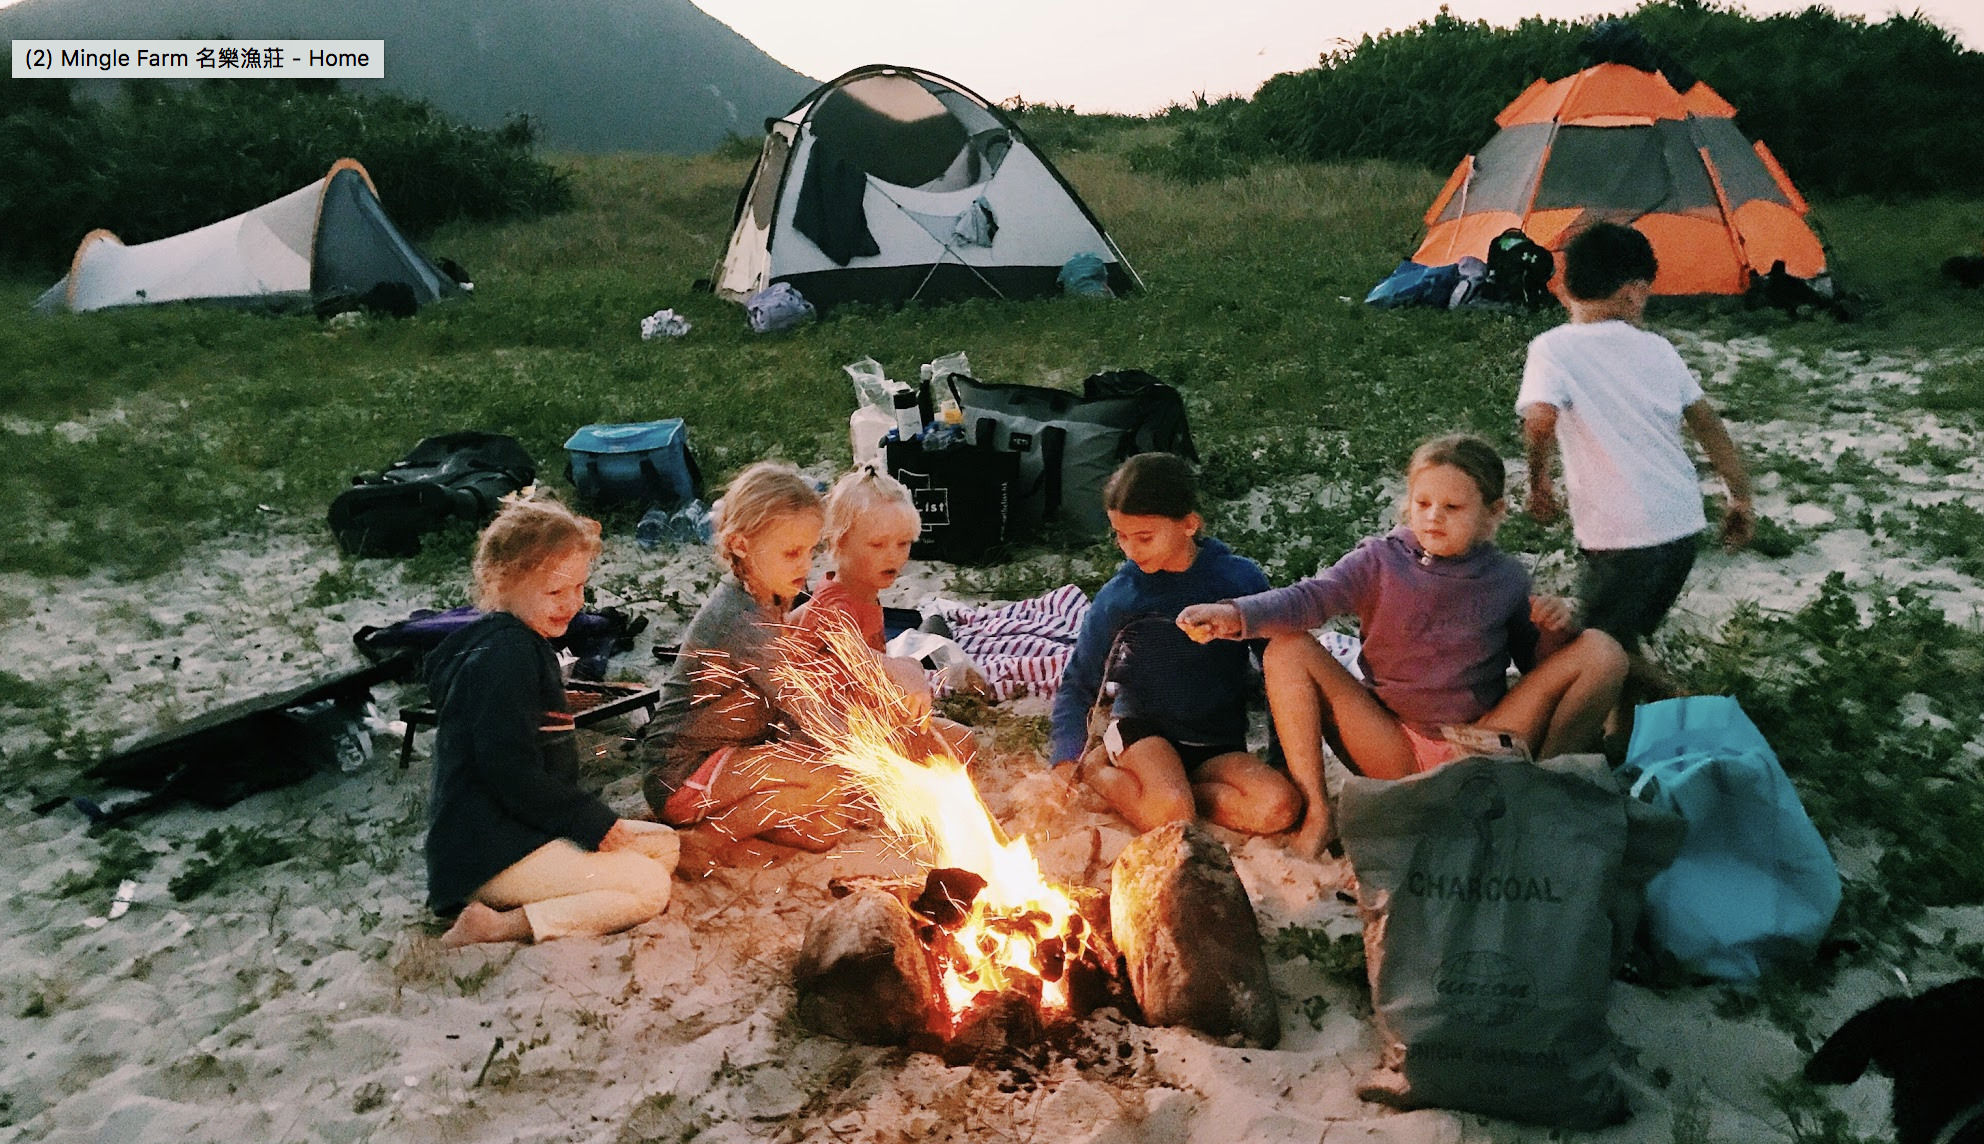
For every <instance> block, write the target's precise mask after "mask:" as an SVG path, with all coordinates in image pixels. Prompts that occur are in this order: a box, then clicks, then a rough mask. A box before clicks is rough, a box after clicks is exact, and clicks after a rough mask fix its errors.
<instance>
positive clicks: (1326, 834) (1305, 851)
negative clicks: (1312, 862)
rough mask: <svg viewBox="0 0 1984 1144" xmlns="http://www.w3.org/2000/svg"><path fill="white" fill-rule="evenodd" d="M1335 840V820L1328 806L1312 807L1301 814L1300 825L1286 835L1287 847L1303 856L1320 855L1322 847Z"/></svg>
mask: <svg viewBox="0 0 1984 1144" xmlns="http://www.w3.org/2000/svg"><path fill="white" fill-rule="evenodd" d="M1334 841H1336V822H1335V819H1334V818H1333V817H1332V815H1331V814H1330V810H1329V807H1328V806H1317V807H1312V808H1310V810H1309V813H1307V814H1305V815H1303V816H1302V825H1301V826H1299V827H1297V828H1296V830H1295V833H1293V834H1291V835H1289V836H1288V849H1289V850H1291V851H1293V852H1294V853H1296V854H1299V855H1301V856H1302V857H1304V858H1316V857H1320V856H1321V855H1322V852H1323V847H1325V846H1328V845H1329V844H1330V843H1332V842H1334Z"/></svg>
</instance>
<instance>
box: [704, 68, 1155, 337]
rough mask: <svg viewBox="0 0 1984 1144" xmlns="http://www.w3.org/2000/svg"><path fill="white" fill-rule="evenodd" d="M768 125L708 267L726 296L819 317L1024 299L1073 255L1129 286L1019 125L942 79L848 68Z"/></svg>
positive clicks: (1127, 274)
mask: <svg viewBox="0 0 1984 1144" xmlns="http://www.w3.org/2000/svg"><path fill="white" fill-rule="evenodd" d="M766 128H767V130H766V133H765V144H764V151H763V153H762V154H761V155H760V157H759V159H758V165H757V166H756V167H755V168H754V169H753V170H752V172H751V177H750V179H748V180H747V181H746V182H745V185H744V189H743V192H742V193H741V194H740V196H739V197H738V201H737V214H736V219H735V222H734V224H733V229H732V232H731V236H730V243H729V246H728V248H727V249H726V250H725V252H724V256H723V260H722V262H721V263H720V264H719V265H718V267H717V270H716V274H715V286H714V289H715V291H716V292H717V293H718V294H720V295H722V296H723V297H725V298H728V299H730V300H731V301H734V302H741V301H743V300H744V299H746V298H748V297H750V296H751V295H753V294H755V293H757V292H758V291H760V290H764V289H766V288H767V287H770V286H772V285H774V284H776V283H781V282H783V283H789V284H790V285H792V286H793V287H794V288H795V289H797V290H798V291H799V292H800V293H801V294H803V295H804V296H805V297H806V299H807V300H808V301H810V302H812V303H813V304H814V305H815V306H817V307H819V308H820V309H822V310H825V309H828V308H830V307H832V306H834V305H837V304H839V303H842V302H857V301H858V302H905V301H909V300H912V299H920V300H923V301H940V300H945V299H951V298H962V297H996V298H1031V297H1038V296H1040V295H1045V294H1053V293H1057V292H1059V291H1060V288H1061V287H1060V282H1059V279H1060V274H1061V268H1062V267H1063V266H1064V265H1065V264H1066V263H1067V262H1068V261H1069V260H1070V259H1071V258H1073V257H1075V256H1076V255H1080V254H1090V255H1094V256H1095V257H1097V258H1099V259H1100V260H1101V262H1102V264H1103V267H1104V269H1105V271H1106V274H1107V278H1108V285H1109V287H1110V288H1111V289H1112V290H1114V291H1115V292H1116V293H1118V294H1121V293H1123V292H1124V291H1126V290H1132V289H1138V288H1140V287H1141V286H1142V283H1141V282H1140V281H1139V280H1138V278H1137V276H1136V272H1135V271H1133V270H1131V269H1130V265H1129V263H1128V262H1127V261H1125V260H1124V258H1123V254H1122V252H1121V251H1119V250H1118V249H1116V244H1115V243H1114V242H1112V241H1111V240H1110V238H1109V235H1108V234H1107V233H1105V232H1104V231H1103V229H1102V224H1101V223H1099V222H1097V221H1096V219H1095V216H1094V215H1093V214H1091V213H1090V212H1089V209H1088V208H1087V207H1086V206H1084V205H1083V204H1082V201H1081V198H1080V196H1078V195H1076V194H1075V191H1074V188H1073V187H1071V186H1069V185H1068V182H1067V180H1066V179H1064V178H1062V177H1061V174H1060V172H1058V171H1056V170H1055V169H1054V166H1053V164H1051V163H1049V162H1048V161H1047V159H1046V158H1045V157H1044V156H1043V155H1041V154H1040V152H1039V151H1037V150H1035V149H1034V146H1033V144H1032V143H1031V142H1029V141H1028V140H1027V138H1026V135H1025V134H1024V133H1023V132H1022V131H1021V130H1020V129H1019V127H1018V126H1017V125H1016V124H1015V123H1014V122H1013V121H1012V120H1011V119H1010V118H1008V117H1007V116H1006V115H1005V113H1003V112H1002V111H1000V110H999V109H998V108H997V107H994V106H992V105H990V104H988V103H986V102H985V101H984V100H983V99H981V98H979V97H978V96H977V95H975V94H973V93H971V92H969V91H967V90H965V89H964V88H962V87H959V86H958V85H957V84H955V83H952V82H951V81H950V80H947V79H944V78H943V77H941V76H937V75H933V74H931V73H929V72H925V71H920V70H917V69H915V68H901V67H883V66H879V65H871V66H868V67H862V68H856V69H855V70H853V71H851V72H848V73H847V74H845V75H843V76H841V77H840V78H838V79H835V80H833V81H832V82H829V83H826V84H823V85H821V86H820V87H819V88H817V89H815V90H814V91H813V92H812V93H811V94H810V95H808V96H807V97H806V98H805V99H803V100H801V101H800V102H799V105H798V106H797V107H794V108H793V109H792V110H791V111H790V112H788V113H787V114H786V115H785V116H784V117H783V118H780V119H775V120H772V121H770V122H769V123H768V124H767V125H766Z"/></svg>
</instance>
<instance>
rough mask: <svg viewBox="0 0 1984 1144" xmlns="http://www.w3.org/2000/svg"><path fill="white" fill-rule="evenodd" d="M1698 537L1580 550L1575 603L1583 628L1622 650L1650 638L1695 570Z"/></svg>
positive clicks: (1634, 647) (1693, 535) (1689, 536)
mask: <svg viewBox="0 0 1984 1144" xmlns="http://www.w3.org/2000/svg"><path fill="white" fill-rule="evenodd" d="M1698 540H1699V537H1698V534H1694V533H1690V534H1689V535H1687V536H1684V537H1682V538H1681V539H1679V540H1670V541H1668V542H1667V543H1666V544H1656V545H1654V546H1653V547H1651V548H1610V549H1600V550H1593V549H1589V548H1586V549H1582V550H1581V551H1582V552H1583V554H1584V573H1583V575H1582V576H1580V577H1579V579H1578V601H1579V603H1581V604H1582V605H1583V607H1584V626H1585V627H1588V628H1597V629H1598V630H1599V631H1601V632H1604V633H1605V634H1606V635H1608V636H1611V637H1612V638H1613V639H1615V640H1618V641H1619V646H1620V647H1623V648H1625V649H1626V650H1627V651H1634V650H1637V649H1638V647H1639V644H1640V641H1641V640H1643V639H1645V638H1646V637H1648V636H1650V635H1652V634H1653V630H1654V629H1655V628H1657V627H1659V626H1660V621H1661V620H1663V619H1666V618H1667V611H1668V609H1669V608H1672V607H1673V606H1674V601H1675V600H1677V599H1679V598H1680V596H1681V587H1682V586H1683V585H1684V584H1686V583H1687V582H1688V573H1689V571H1691V570H1692V569H1693V568H1694V566H1695V552H1696V550H1697V548H1698Z"/></svg>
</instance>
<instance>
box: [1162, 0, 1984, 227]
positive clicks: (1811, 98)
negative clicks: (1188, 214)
mask: <svg viewBox="0 0 1984 1144" xmlns="http://www.w3.org/2000/svg"><path fill="white" fill-rule="evenodd" d="M1629 19H1630V20H1631V22H1632V24H1633V26H1634V27H1636V28H1638V29H1639V31H1640V32H1641V33H1642V34H1643V35H1645V37H1646V38H1647V40H1648V41H1650V42H1651V43H1652V44H1654V45H1655V46H1657V47H1658V48H1660V49H1662V50H1664V51H1666V52H1667V53H1668V54H1669V55H1671V56H1672V57H1674V58H1675V59H1676V60H1677V61H1678V62H1680V63H1681V64H1683V65H1685V66H1686V67H1687V68H1688V69H1689V70H1691V71H1692V72H1694V73H1695V74H1696V75H1698V76H1699V77H1700V78H1701V79H1702V80H1703V81H1705V82H1706V83H1708V85H1709V86H1710V87H1713V88H1714V89H1715V90H1716V91H1718V92H1720V93H1721V94H1722V95H1723V96H1724V97H1725V98H1726V99H1728V100H1729V101H1730V102H1731V103H1733V104H1735V105H1736V108H1737V123H1738V125H1739V126H1741V127H1742V128H1743V130H1744V131H1745V132H1746V133H1747V134H1748V135H1750V136H1751V137H1752V138H1759V139H1764V140H1766V141H1767V142H1768V143H1769V145H1770V148H1771V150H1772V151H1773V152H1775V153H1776V155H1777V157H1778V158H1779V160H1780V161H1782V162H1783V164H1784V166H1785V168H1786V170H1787V171H1788V172H1789V173H1790V175H1791V177H1792V179H1793V180H1794V181H1795V182H1797V183H1798V185H1799V186H1800V187H1801V188H1802V189H1803V190H1805V191H1806V192H1807V193H1809V194H1818V195H1827V196H1839V195H1852V194H1871V195H1880V196H1887V197H1894V196H1917V195H1935V194H1977V193H1980V192H1984V133H1980V132H1978V131H1975V130H1969V129H1966V128H1964V127H1961V126H1959V125H1968V124H1976V123H1979V122H1984V53H1980V52H1973V51H1965V50H1964V49H1963V47H1962V45H1961V44H1960V43H1958V42H1957V40H1956V39H1955V37H1953V36H1952V35H1951V34H1950V33H1948V32H1946V31H1944V30H1943V29H1941V28H1939V27H1937V26H1936V25H1934V24H1932V23H1930V22H1929V21H1928V20H1927V19H1926V18H1925V17H1922V16H1920V15H1910V16H1899V15H1897V16H1893V17H1890V18H1889V19H1887V20H1883V21H1880V22H1878V23H1870V22H1868V21H1866V20H1864V19H1861V18H1859V17H1856V16H1841V15H1838V14H1836V13H1833V12H1831V11H1828V10H1827V9H1825V8H1822V7H1816V6H1815V7H1812V8H1808V9H1806V10H1805V11H1803V12H1798V13H1792V14H1786V15H1777V16H1765V17H1755V16H1750V15H1748V14H1746V13H1743V12H1741V11H1737V10H1734V9H1729V8H1721V7H1716V6H1713V5H1711V4H1705V3H1700V2H1696V0H1651V2H1649V3H1646V4H1643V5H1642V6H1641V7H1640V8H1639V9H1638V10H1637V11H1635V12H1633V13H1632V14H1631V16H1630V17H1629ZM1590 29H1591V23H1590V22H1589V21H1586V22H1578V23H1573V22H1568V21H1562V20H1544V19H1528V20H1524V21H1522V22H1521V23H1519V24H1517V25H1515V26H1514V27H1512V28H1494V27H1490V26H1489V25H1488V24H1487V23H1486V22H1484V21H1474V22H1469V21H1466V20H1462V19H1459V18H1457V17H1455V16H1453V15H1451V14H1449V13H1447V12H1445V11H1442V12H1441V13H1440V14H1439V15H1438V16H1435V17H1434V18H1433V19H1431V20H1428V21H1425V22H1424V23H1420V24H1416V25H1414V26H1412V27H1410V28H1407V29H1405V30H1404V31H1402V32H1387V33H1385V34H1384V35H1382V36H1375V37H1374V36H1365V37H1364V38H1363V39H1362V40H1361V41H1359V42H1358V43H1357V44H1356V45H1355V46H1352V47H1347V48H1344V49H1342V50H1340V51H1334V52H1329V53H1326V54H1325V55H1324V56H1323V57H1322V59H1321V66H1319V67H1316V68H1312V69H1310V70H1308V71H1304V72H1291V73H1287V74H1284V75H1278V76H1275V77H1274V78H1273V79H1270V80H1269V81H1268V82H1267V83H1265V84H1263V85H1262V86H1261V89H1260V90H1259V91H1258V92H1256V93H1255V95H1254V98H1253V99H1252V100H1250V101H1248V102H1247V103H1246V104H1244V105H1243V106H1241V107H1240V108H1239V109H1238V110H1237V111H1236V112H1235V113H1234V114H1232V115H1230V116H1228V117H1226V118H1225V120H1224V123H1223V125H1222V126H1220V127H1219V128H1218V131H1219V133H1220V135H1219V143H1220V145H1221V146H1222V147H1223V148H1224V149H1225V150H1226V151H1227V152H1230V153H1233V154H1244V155H1252V156H1277V157H1281V158H1287V159H1298V160H1313V161H1334V160H1343V159H1392V160H1398V161H1402V162H1408V163H1415V164H1420V165H1424V166H1427V167H1431V168H1433V169H1435V170H1437V171H1439V172H1441V173H1445V172H1446V171H1448V170H1450V169H1452V167H1453V165H1454V164H1455V163H1458V162H1459V161H1460V159H1461V157H1462V156H1463V155H1466V154H1467V153H1469V152H1470V151H1473V150H1475V149H1476V148H1478V147H1479V146H1480V145H1481V143H1482V142H1483V141H1485V140H1486V139H1487V138H1488V137H1489V136H1490V135H1491V134H1492V133H1493V132H1494V128H1495V122H1494V121H1495V115H1496V113H1497V112H1499V111H1501V109H1502V108H1503V107H1505V106H1507V105H1508V103H1509V101H1510V100H1512V99H1514V98H1515V97H1516V96H1517V95H1518V94H1520V93H1521V92H1522V90H1523V89H1524V88H1525V87H1527V86H1529V84H1530V83H1531V81H1533V80H1535V79H1537V78H1539V77H1541V78H1545V79H1551V80H1555V79H1561V78H1562V77H1564V76H1566V75H1569V74H1571V73H1572V72H1574V71H1576V70H1577V68H1578V67H1579V64H1580V61H1579V58H1578V45H1579V43H1580V41H1581V40H1583V38H1584V36H1585V34H1586V33H1587V32H1589V31H1590ZM1176 145H1177V146H1180V147H1188V148H1196V149H1198V150H1199V151H1204V150H1205V149H1206V146H1207V145H1206V143H1205V141H1204V140H1203V139H1200V138H1191V137H1187V136H1186V135H1184V134H1181V135H1180V136H1179V138H1178V140H1177V141H1176ZM1186 158H1187V159H1190V157H1189V156H1188V157H1186ZM1176 165H1177V166H1178V167H1179V168H1180V169H1181V171H1190V170H1193V169H1195V168H1196V167H1198V166H1202V165H1203V164H1202V163H1198V162H1194V161H1186V160H1181V161H1180V162H1179V163H1178V164H1176ZM1146 167H1147V169H1163V165H1162V164H1161V163H1156V162H1151V161H1148V160H1147V161H1146Z"/></svg>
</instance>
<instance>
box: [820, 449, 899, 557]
mask: <svg viewBox="0 0 1984 1144" xmlns="http://www.w3.org/2000/svg"><path fill="white" fill-rule="evenodd" d="M888 509H897V510H900V511H901V512H904V513H907V514H908V518H909V519H910V520H911V521H913V522H915V524H916V526H917V529H918V531H921V530H922V527H923V517H922V516H921V514H919V513H918V512H917V511H916V501H915V499H914V498H912V497H911V496H910V495H909V489H908V487H907V486H905V485H904V484H903V483H902V482H901V481H899V480H896V479H895V478H894V477H892V476H890V475H888V474H887V473H885V472H883V471H882V470H880V469H878V468H876V467H875V466H874V465H872V464H869V465H862V466H860V467H859V468H856V469H855V470H854V471H853V472H851V473H848V474H847V475H846V476H844V477H842V478H841V479H839V480H837V481H835V482H834V487H833V488H832V489H831V490H830V491H829V492H828V493H827V526H826V530H825V531H824V532H823V533H822V539H824V540H825V541H826V544H827V550H828V551H829V552H835V551H838V550H839V549H840V543H841V541H843V540H845V539H847V534H848V533H850V532H853V531H854V525H855V522H856V521H858V520H860V519H861V518H862V517H864V516H867V515H868V514H870V513H873V512H879V511H886V510H888Z"/></svg>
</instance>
